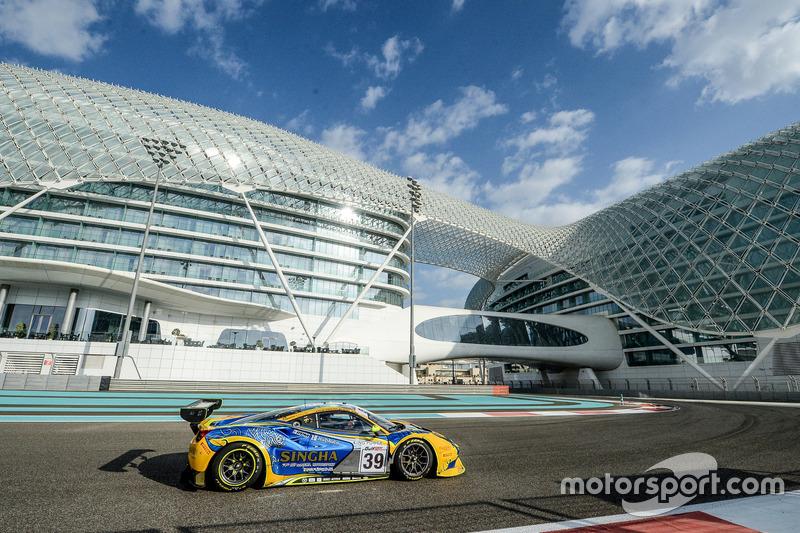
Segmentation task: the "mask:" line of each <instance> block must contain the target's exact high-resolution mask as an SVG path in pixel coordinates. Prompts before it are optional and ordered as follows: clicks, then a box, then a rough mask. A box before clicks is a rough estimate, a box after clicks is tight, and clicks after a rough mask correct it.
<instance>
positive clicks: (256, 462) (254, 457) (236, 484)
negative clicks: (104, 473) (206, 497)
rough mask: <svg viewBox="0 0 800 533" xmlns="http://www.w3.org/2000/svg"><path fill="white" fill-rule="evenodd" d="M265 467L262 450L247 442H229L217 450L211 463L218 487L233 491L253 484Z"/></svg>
mask: <svg viewBox="0 0 800 533" xmlns="http://www.w3.org/2000/svg"><path fill="white" fill-rule="evenodd" d="M263 468H264V460H263V459H262V457H261V452H259V451H258V449H257V448H256V447H255V446H253V445H252V444H248V443H246V442H234V443H232V444H228V445H227V446H225V447H224V448H222V449H221V450H220V451H219V452H217V454H216V455H215V456H214V459H212V460H211V465H210V470H211V476H212V478H213V480H214V484H215V485H216V486H217V488H219V489H221V490H225V491H231V492H233V491H238V490H244V489H246V488H248V487H251V486H253V484H254V483H255V481H256V480H257V479H258V478H259V476H260V475H261V470H262V469H263Z"/></svg>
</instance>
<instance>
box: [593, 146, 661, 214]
mask: <svg viewBox="0 0 800 533" xmlns="http://www.w3.org/2000/svg"><path fill="white" fill-rule="evenodd" d="M673 165H674V162H673V163H667V164H666V165H665V166H664V168H663V169H661V170H660V171H655V170H654V167H655V163H654V162H653V161H652V160H650V159H644V158H642V157H628V158H626V159H623V160H621V161H617V162H616V163H614V166H613V168H614V174H613V175H612V177H611V183H609V184H608V185H607V186H606V187H604V188H602V189H597V190H595V191H593V192H592V196H593V197H594V203H595V204H597V209H601V208H603V207H605V206H607V205H611V204H613V203H615V202H618V201H620V200H623V199H625V198H628V197H629V196H631V195H633V194H635V193H637V192H639V191H641V190H643V189H647V188H648V187H652V186H653V185H655V184H657V183H658V182H660V181H662V180H664V179H665V178H666V177H667V174H668V173H669V171H670V169H671V168H672V167H673Z"/></svg>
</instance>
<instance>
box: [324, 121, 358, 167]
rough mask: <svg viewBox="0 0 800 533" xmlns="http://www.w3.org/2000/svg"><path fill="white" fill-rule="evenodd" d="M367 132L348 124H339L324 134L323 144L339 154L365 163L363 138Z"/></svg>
mask: <svg viewBox="0 0 800 533" xmlns="http://www.w3.org/2000/svg"><path fill="white" fill-rule="evenodd" d="M366 133H367V132H365V131H364V130H362V129H360V128H357V127H356V126H351V125H348V124H337V125H336V126H334V127H332V128H328V129H326V130H324V131H323V132H322V139H321V143H322V144H324V145H325V146H327V147H328V148H332V149H333V150H336V151H337V152H341V153H343V154H345V155H349V156H350V157H352V158H354V159H358V160H360V161H364V160H365V159H366V157H365V154H364V143H363V140H362V139H363V137H364V135H366Z"/></svg>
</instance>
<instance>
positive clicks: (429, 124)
mask: <svg viewBox="0 0 800 533" xmlns="http://www.w3.org/2000/svg"><path fill="white" fill-rule="evenodd" d="M507 112H508V107H507V106H506V105H505V104H499V103H497V102H496V100H495V94H494V92H492V91H490V90H486V89H482V88H481V87H476V86H474V85H471V86H469V87H462V88H461V98H459V99H458V100H457V101H456V102H455V103H454V104H452V105H449V106H447V105H445V104H444V102H442V101H441V100H437V101H436V102H434V103H433V104H431V105H429V106H428V107H427V108H425V110H424V111H423V112H422V113H420V114H418V115H414V116H411V117H409V119H408V122H407V124H406V126H405V129H404V130H402V131H399V130H391V131H389V132H388V133H387V135H386V139H385V141H384V148H386V149H393V150H396V151H398V152H401V153H409V152H412V151H415V150H416V149H419V148H421V147H424V146H428V145H431V144H443V143H445V142H447V141H449V140H451V139H453V138H454V137H457V136H458V135H460V134H461V133H463V132H464V131H467V130H471V129H473V128H475V127H476V126H477V125H478V122H479V121H480V120H481V119H483V118H487V117H492V116H496V115H502V114H505V113H507Z"/></svg>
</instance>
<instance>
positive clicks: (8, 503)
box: [0, 391, 800, 533]
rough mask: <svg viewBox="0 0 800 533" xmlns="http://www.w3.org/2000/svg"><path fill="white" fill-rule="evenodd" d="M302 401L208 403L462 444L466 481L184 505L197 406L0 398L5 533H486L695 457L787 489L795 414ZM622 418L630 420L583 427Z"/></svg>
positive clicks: (595, 508) (167, 397)
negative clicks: (420, 432)
mask: <svg viewBox="0 0 800 533" xmlns="http://www.w3.org/2000/svg"><path fill="white" fill-rule="evenodd" d="M202 396H205V397H206V398H208V397H213V396H214V395H209V394H203V395H202ZM299 396H305V398H302V397H301V398H299V400H298V395H289V394H269V395H261V396H259V395H252V394H222V395H218V397H221V398H223V402H225V403H224V404H223V409H222V410H221V411H220V412H222V413H223V414H224V413H226V412H227V413H234V412H253V411H262V410H266V409H271V408H274V407H283V406H287V405H292V404H297V403H303V400H305V401H306V402H308V403H311V402H316V401H325V400H328V401H347V402H351V403H355V404H357V405H361V406H363V407H365V408H368V409H370V410H374V411H376V412H380V413H381V414H389V415H393V416H394V415H397V417H398V418H408V419H410V420H416V419H420V420H419V421H418V423H419V424H420V425H422V426H424V427H427V428H429V429H432V430H435V431H439V432H441V433H443V434H444V435H446V436H448V437H450V438H452V439H453V440H454V441H455V442H457V443H458V444H459V446H460V455H461V457H462V460H463V462H464V464H465V467H466V472H465V473H464V474H463V475H461V476H458V477H454V478H447V479H441V478H440V479H434V478H426V479H422V480H420V481H416V482H403V481H395V480H384V481H371V482H364V483H345V484H334V485H316V486H315V485H310V486H301V487H277V488H269V489H257V490H256V489H250V490H246V491H244V492H241V493H221V492H212V491H207V490H199V491H190V490H187V488H186V487H185V486H183V485H182V484H181V483H180V482H179V479H180V474H181V472H182V470H183V469H184V467H185V466H186V462H187V451H188V446H189V442H190V440H191V439H192V433H191V431H190V429H189V427H188V424H187V423H186V422H183V421H179V420H180V419H179V417H178V408H179V407H181V406H184V405H186V404H188V403H190V402H191V401H194V400H196V399H198V396H196V395H187V394H183V393H181V394H162V393H115V392H112V393H109V392H100V393H91V394H87V393H64V392H61V393H54V392H47V393H41V392H40V393H35V394H34V393H26V394H22V391H3V395H2V396H0V405H2V409H0V411H2V412H1V413H0V415H2V417H3V418H2V420H4V421H5V422H3V423H0V450H2V453H0V483H2V487H3V490H2V494H3V499H2V514H3V521H2V529H3V530H8V531H15V532H26V531H37V532H38V531H54V532H61V531H64V532H67V531H69V532H71V531H84V532H101V531H102V532H127V533H144V532H152V533H211V532H214V533H216V532H221V533H228V532H230V533H234V532H237V533H241V532H251V531H253V532H255V531H259V532H262V531H273V530H279V531H309V532H312V531H313V532H339V531H348V532H370V533H374V532H376V531H380V532H382V533H392V532H408V531H420V532H427V531H452V532H470V531H486V530H494V529H501V528H510V527H519V526H531V525H535V524H544V523H552V522H560V521H565V520H576V519H581V518H588V517H596V516H608V515H618V514H621V513H624V510H623V508H622V504H621V501H622V499H623V496H621V495H620V494H616V493H611V494H595V495H592V494H568V493H563V492H562V490H561V486H562V483H561V482H562V480H563V479H564V478H567V477H569V478H581V479H590V478H599V479H603V478H604V476H605V474H609V475H611V476H614V477H620V476H629V477H632V478H635V477H637V476H639V477H640V476H645V475H648V470H649V469H650V468H651V467H653V466H654V465H656V464H657V463H659V462H662V461H664V460H667V459H669V458H671V457H675V456H678V455H681V454H687V453H696V452H701V453H704V454H708V455H710V456H712V457H714V459H715V460H716V462H717V463H718V472H719V474H720V476H722V477H723V478H724V479H728V478H732V477H739V478H746V477H754V478H758V479H761V478H764V477H771V478H780V479H781V480H783V483H784V486H785V490H786V491H791V490H797V489H800V439H798V438H797V437H798V429H799V428H800V408H796V407H783V406H772V405H759V404H739V405H729V404H723V403H706V402H677V401H675V402H673V401H666V400H664V401H660V400H659V401H658V402H656V403H658V404H665V405H676V406H679V407H680V409H676V410H669V411H663V412H652V411H647V410H646V409H649V407H647V406H646V405H645V406H642V405H638V406H633V405H629V404H628V400H627V398H626V399H625V404H626V405H624V406H620V405H619V401H618V400H617V401H608V400H595V399H588V398H587V399H574V398H564V397H558V396H555V397H539V396H526V395H506V396H478V395H469V396H467V395H464V396H459V395H456V394H453V395H436V396H428V395H414V394H398V395H374V394H334V395H329V396H327V397H325V398H322V397H318V396H314V395H299ZM12 398H13V400H12ZM34 400H35V401H34ZM78 400H80V401H78ZM637 401H638V400H637ZM37 402H39V403H37ZM56 407H58V408H61V409H63V410H62V411H58V412H54V411H53V410H54V409H55V408H56ZM76 409H79V410H76ZM622 411H625V412H627V413H630V414H631V415H634V414H635V416H603V415H589V414H588V413H605V414H608V415H611V414H612V413H614V412H622ZM531 413H536V414H531ZM570 413H576V414H575V415H572V414H570ZM453 414H458V415H457V416H458V418H456V417H450V415H453ZM580 414H585V415H586V416H579V415H580ZM443 415H444V416H443ZM495 415H502V416H495ZM543 415H544V416H543ZM565 415H569V416H565ZM49 416H60V417H61V418H59V420H63V422H62V421H48V420H47V418H46V417H49ZM14 417H16V418H14ZM113 417H116V418H113ZM23 420H24V421H23ZM29 420H37V422H36V423H31V422H30V421H29ZM155 422H158V423H155ZM730 497H731V496H730V495H727V496H724V497H717V496H713V497H711V496H710V497H698V498H696V499H695V500H693V501H692V502H691V503H703V502H708V501H712V502H713V501H717V500H719V499H725V498H730Z"/></svg>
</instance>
